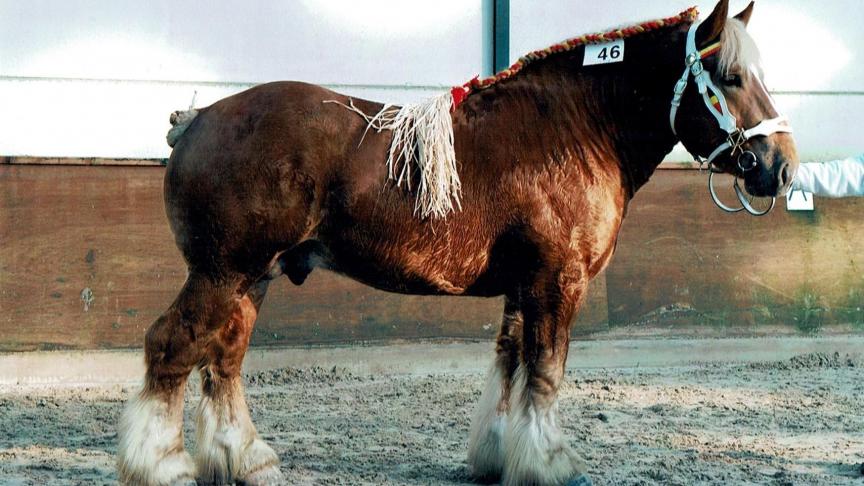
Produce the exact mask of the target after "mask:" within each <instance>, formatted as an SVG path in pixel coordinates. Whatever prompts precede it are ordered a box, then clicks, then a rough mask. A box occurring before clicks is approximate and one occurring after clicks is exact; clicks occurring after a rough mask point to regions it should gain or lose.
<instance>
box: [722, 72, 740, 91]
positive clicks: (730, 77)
mask: <svg viewBox="0 0 864 486" xmlns="http://www.w3.org/2000/svg"><path fill="white" fill-rule="evenodd" d="M720 82H722V83H723V84H724V85H725V86H735V87H737V88H740V87H741V76H739V75H737V74H727V75H726V76H723V79H721V80H720Z"/></svg>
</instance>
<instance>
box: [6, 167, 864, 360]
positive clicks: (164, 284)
mask: <svg viewBox="0 0 864 486" xmlns="http://www.w3.org/2000/svg"><path fill="white" fill-rule="evenodd" d="M162 176H163V169H161V168H159V167H105V166H102V167H94V166H85V167H74V166H29V165H0V350H20V349H36V348H78V349H92V348H109V347H129V346H140V345H141V342H142V338H143V334H144V331H145V330H146V328H147V326H148V325H149V324H150V323H151V322H152V321H153V320H154V319H155V318H156V317H157V316H158V315H159V314H160V313H161V312H162V311H163V310H164V309H165V308H166V307H167V306H168V305H169V304H170V302H171V301H172V300H173V298H174V296H175V295H176V292H177V290H178V289H179V288H180V286H181V284H182V282H183V279H184V278H185V269H184V267H183V262H182V259H181V258H180V256H179V253H178V251H177V250H176V248H175V247H174V244H173V239H172V235H171V233H170V231H169V229H168V227H167V224H166V221H165V216H164V214H163V207H162V201H161V194H162ZM705 184H706V179H705V177H704V174H701V175H700V174H699V173H698V172H694V171H678V170H670V171H659V172H657V173H656V174H655V175H654V177H653V178H652V180H651V182H650V183H649V184H648V185H647V186H646V187H645V188H644V189H643V190H642V191H640V193H639V194H638V195H637V197H636V199H635V200H634V201H633V204H632V205H631V207H630V210H629V214H628V217H627V219H626V220H625V223H624V227H623V230H622V233H621V237H620V240H619V244H618V250H617V254H616V256H615V258H614V259H613V261H612V264H611V265H610V267H609V268H608V269H607V271H606V272H605V274H603V275H601V276H600V277H599V278H598V279H597V280H596V281H595V282H594V283H593V285H592V287H591V289H590V292H589V296H588V301H587V303H586V305H585V308H584V309H583V310H582V312H581V313H580V316H579V318H578V321H577V323H576V325H575V326H574V334H577V335H580V336H584V335H586V334H588V333H593V332H597V331H612V332H615V333H617V334H618V335H625V336H626V335H634V334H647V333H653V332H657V330H658V329H660V330H661V331H662V330H663V329H666V332H667V333H673V334H674V333H676V332H682V333H683V332H691V331H692V330H693V329H697V328H696V327H694V326H701V328H710V329H723V328H725V327H729V326H731V327H734V328H736V329H739V330H741V329H743V330H744V331H745V332H747V333H756V334H758V333H766V332H774V329H776V328H775V327H773V326H779V325H791V326H792V327H791V329H792V330H793V331H794V330H795V329H801V330H804V331H808V330H815V329H818V328H819V327H820V326H828V325H832V324H852V325H857V326H859V327H860V326H864V312H862V310H861V309H862V307H864V272H862V271H861V269H862V266H864V261H862V258H864V251H862V250H864V231H861V223H860V221H861V217H860V216H861V214H862V213H864V199H846V200H826V199H817V201H816V206H817V210H816V212H815V213H796V214H793V213H787V212H786V211H785V210H783V209H782V207H780V208H778V209H776V210H775V211H774V212H773V213H771V214H770V215H769V216H767V217H764V218H752V217H748V216H745V215H741V214H736V215H728V214H725V213H722V212H721V211H720V210H719V209H717V208H715V207H714V206H713V204H712V203H711V201H710V199H709V198H708V194H707V189H706V186H705ZM780 206H782V203H780ZM88 288H89V289H90V291H91V292H92V293H93V298H94V300H93V302H92V304H91V305H90V307H89V309H88V310H85V309H84V303H83V301H82V299H81V293H82V291H83V290H84V289H88ZM501 307H502V303H501V301H500V299H474V298H464V297H415V296H402V295H396V294H388V293H385V292H379V291H376V290H373V289H370V288H368V287H365V286H363V285H360V284H358V283H356V282H353V281H351V280H348V279H346V278H343V277H339V276H337V275H334V274H331V273H328V272H323V271H318V272H315V273H313V274H312V276H311V277H310V279H309V281H308V282H307V283H306V284H305V285H304V286H302V287H294V286H293V285H291V284H290V282H288V281H287V279H282V280H280V281H277V282H276V283H274V285H273V286H272V288H271V292H270V294H269V295H268V297H267V300H266V302H265V304H264V308H263V310H262V313H261V316H260V320H259V323H258V326H257V328H256V331H255V335H254V336H253V342H254V343H256V344H267V345H282V344H316V343H334V342H359V341H370V340H382V339H415V338H442V337H457V338H470V339H477V338H480V339H488V338H491V337H492V336H493V335H494V333H495V332H496V330H497V327H498V323H499V320H500V313H501ZM796 326H797V327H796Z"/></svg>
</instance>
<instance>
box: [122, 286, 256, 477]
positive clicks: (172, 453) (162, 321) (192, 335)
mask: <svg viewBox="0 0 864 486" xmlns="http://www.w3.org/2000/svg"><path fill="white" fill-rule="evenodd" d="M240 282H241V279H240V278H234V279H232V278H226V277H224V276H223V277H222V278H219V279H213V278H208V277H206V276H202V275H200V274H197V273H192V274H190V276H189V278H188V279H187V280H186V283H185V285H184V286H183V289H182V290H181V291H180V294H179V295H178V296H177V299H176V300H175V301H174V303H173V304H172V305H171V307H170V308H169V309H168V310H167V311H166V312H165V313H164V314H162V316H160V317H159V318H158V319H157V320H156V322H154V323H153V325H151V326H150V328H149V329H148V330H147V334H146V336H145V339H144V351H145V362H146V365H147V372H146V375H145V378H144V386H143V388H142V390H141V391H140V393H138V394H137V395H135V396H133V397H132V398H131V399H130V400H129V403H128V404H127V406H126V409H125V411H124V413H123V416H122V418H121V421H120V427H119V431H118V433H119V446H118V464H117V466H118V475H119V479H120V482H121V483H123V484H130V485H144V486H151V485H152V486H155V485H159V486H162V485H173V484H195V479H194V478H195V466H194V464H193V462H192V459H191V458H190V457H189V454H187V453H186V451H185V450H184V449H183V391H184V387H185V385H186V379H187V377H188V376H189V372H191V371H192V369H193V368H194V367H195V366H196V365H197V364H198V363H199V362H200V361H201V358H202V357H203V356H204V343H205V342H206V341H207V338H208V336H209V335H210V334H211V333H212V331H213V329H214V328H215V327H216V325H217V324H216V323H222V322H225V321H226V320H227V319H228V316H229V315H231V314H232V313H233V312H234V310H235V308H236V306H237V303H236V295H235V292H236V290H237V288H238V285H239V284H240Z"/></svg>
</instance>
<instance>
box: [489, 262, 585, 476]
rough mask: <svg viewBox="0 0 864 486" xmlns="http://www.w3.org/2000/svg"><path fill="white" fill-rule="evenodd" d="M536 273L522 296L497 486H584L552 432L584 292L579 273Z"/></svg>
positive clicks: (577, 464)
mask: <svg viewBox="0 0 864 486" xmlns="http://www.w3.org/2000/svg"><path fill="white" fill-rule="evenodd" d="M574 267H575V268H563V269H555V270H542V271H540V272H538V275H537V276H536V280H535V282H534V283H533V284H532V285H531V286H530V287H529V288H527V289H525V291H524V292H523V293H522V296H521V299H520V303H521V308H522V315H523V319H524V323H523V333H522V353H521V355H520V363H519V366H518V368H517V370H516V373H515V375H514V376H513V383H512V385H511V389H510V413H509V415H508V421H507V431H506V433H505V436H504V443H505V447H506V454H505V465H504V474H503V476H502V479H503V481H502V485H503V486H517V485H536V486H559V485H568V486H577V485H579V486H586V485H590V484H591V481H590V480H589V479H588V476H587V475H586V474H585V473H586V466H585V464H584V462H583V461H582V459H581V458H580V457H579V456H578V455H577V454H576V453H575V452H574V451H573V450H572V449H571V448H570V446H569V445H568V444H567V440H566V438H565V437H564V436H563V434H562V433H561V431H560V429H559V426H558V418H557V413H558V389H559V387H560V386H561V382H562V380H563V378H564V366H565V364H566V361H567V351H568V346H569V342H570V322H571V319H572V317H573V315H574V312H575V310H576V308H577V307H578V305H579V303H580V302H581V301H582V299H583V296H584V295H585V290H586V287H587V277H586V276H585V272H584V267H581V266H580V265H574Z"/></svg>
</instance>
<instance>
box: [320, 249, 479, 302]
mask: <svg viewBox="0 0 864 486" xmlns="http://www.w3.org/2000/svg"><path fill="white" fill-rule="evenodd" d="M326 246H327V249H328V252H329V254H328V255H327V258H326V260H325V261H323V262H322V264H321V266H324V267H326V268H329V269H330V270H333V271H335V272H338V273H341V274H343V275H346V276H348V277H350V278H353V279H354V280H357V281H359V282H362V283H364V284H366V285H370V286H372V287H375V288H378V289H381V290H386V291H390V292H399V293H405V294H420V295H462V294H465V293H466V290H468V289H476V287H477V285H476V284H477V282H478V281H479V280H481V279H482V277H483V276H484V274H485V273H486V270H487V267H488V254H489V253H488V251H485V250H483V249H474V250H470V249H469V248H466V247H462V248H460V249H457V248H451V247H450V246H451V245H437V246H436V245H428V246H422V247H414V248H412V247H411V245H398V244H392V243H390V242H382V243H380V244H377V245H371V246H364V245H357V244H333V243H331V244H328V245H326Z"/></svg>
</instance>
